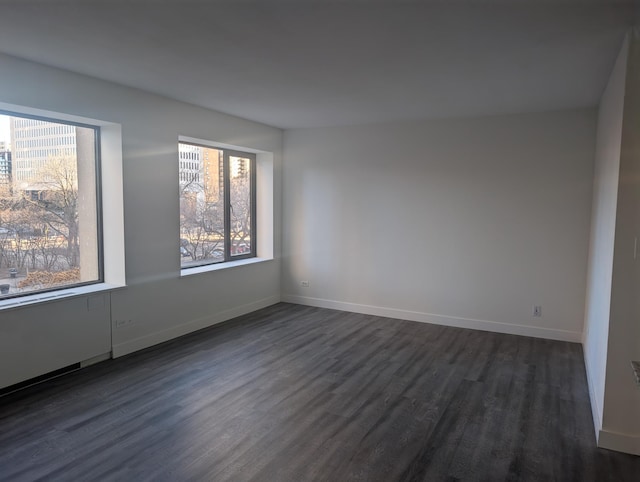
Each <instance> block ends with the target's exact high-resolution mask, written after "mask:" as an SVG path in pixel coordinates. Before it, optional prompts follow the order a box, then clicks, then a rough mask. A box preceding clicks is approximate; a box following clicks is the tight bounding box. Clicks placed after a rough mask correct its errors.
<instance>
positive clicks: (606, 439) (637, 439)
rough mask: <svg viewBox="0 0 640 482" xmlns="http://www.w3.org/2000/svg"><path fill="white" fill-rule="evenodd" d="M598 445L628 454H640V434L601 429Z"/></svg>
mask: <svg viewBox="0 0 640 482" xmlns="http://www.w3.org/2000/svg"><path fill="white" fill-rule="evenodd" d="M598 447H600V448H603V449H608V450H615V451H616V452H624V453H626V454H632V455H640V436H638V435H628V434H625V433H616V432H609V431H607V430H600V436H599V437H598Z"/></svg>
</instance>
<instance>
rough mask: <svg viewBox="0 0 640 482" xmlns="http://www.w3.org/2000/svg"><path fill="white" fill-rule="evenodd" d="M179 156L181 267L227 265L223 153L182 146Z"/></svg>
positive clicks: (180, 146) (199, 147)
mask: <svg viewBox="0 0 640 482" xmlns="http://www.w3.org/2000/svg"><path fill="white" fill-rule="evenodd" d="M178 155H179V179H180V257H181V265H182V266H183V267H188V266H194V265H198V264H202V262H203V261H206V262H209V263H217V262H221V261H224V181H223V176H222V169H223V155H222V151H221V150H219V149H214V148H211V147H203V146H195V145H191V144H186V143H182V142H181V143H180V144H179V147H178Z"/></svg>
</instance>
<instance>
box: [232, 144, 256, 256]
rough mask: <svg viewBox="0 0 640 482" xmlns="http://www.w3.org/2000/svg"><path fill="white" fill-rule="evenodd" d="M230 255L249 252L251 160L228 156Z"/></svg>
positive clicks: (250, 236) (250, 235)
mask: <svg viewBox="0 0 640 482" xmlns="http://www.w3.org/2000/svg"><path fill="white" fill-rule="evenodd" d="M229 185H230V201H231V206H230V211H229V212H230V224H229V226H230V241H231V256H239V255H247V254H250V253H251V251H252V249H251V243H252V242H253V240H252V233H251V160H250V159H247V158H243V157H236V156H229Z"/></svg>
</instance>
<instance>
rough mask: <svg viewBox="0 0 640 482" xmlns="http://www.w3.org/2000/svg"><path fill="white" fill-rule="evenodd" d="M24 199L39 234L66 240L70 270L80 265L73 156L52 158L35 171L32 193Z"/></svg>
mask: <svg viewBox="0 0 640 482" xmlns="http://www.w3.org/2000/svg"><path fill="white" fill-rule="evenodd" d="M22 198H23V200H24V202H25V203H26V204H28V205H29V207H30V208H31V214H32V219H33V220H34V221H35V222H36V223H38V224H40V226H39V227H38V228H36V229H37V230H38V234H39V235H44V236H46V237H48V238H51V239H53V238H54V237H58V236H61V237H62V238H64V240H65V247H66V250H65V251H66V252H65V256H66V259H67V263H68V267H70V268H75V267H77V266H78V263H79V253H80V247H79V242H78V169H77V164H76V160H75V158H74V157H72V156H65V155H59V156H55V157H52V158H50V159H48V160H47V162H46V163H45V164H44V165H43V166H42V167H40V168H39V169H37V170H36V172H35V173H34V176H33V179H31V180H30V189H29V190H28V191H24V192H23V193H22Z"/></svg>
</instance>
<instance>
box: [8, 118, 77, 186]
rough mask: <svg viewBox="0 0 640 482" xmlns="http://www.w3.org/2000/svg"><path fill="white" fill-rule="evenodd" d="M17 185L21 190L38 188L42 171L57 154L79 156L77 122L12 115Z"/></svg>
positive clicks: (13, 168)
mask: <svg viewBox="0 0 640 482" xmlns="http://www.w3.org/2000/svg"><path fill="white" fill-rule="evenodd" d="M9 126H10V132H11V146H12V179H13V186H14V188H16V189H19V190H21V191H37V190H40V189H39V187H38V177H39V172H41V171H42V169H43V168H44V167H45V166H46V164H47V161H48V160H51V159H54V158H61V157H63V158H70V159H73V160H74V161H75V160H76V157H77V139H76V137H77V136H76V131H77V130H81V128H78V127H76V126H74V125H69V124H58V123H54V122H47V121H43V120H38V119H28V118H24V117H11V118H10V123H9Z"/></svg>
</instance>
